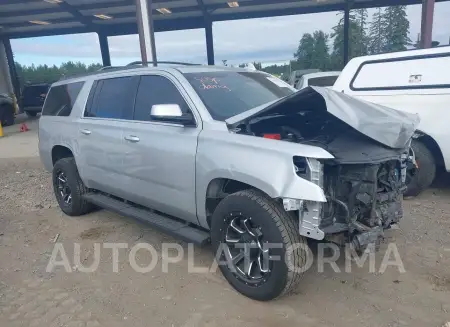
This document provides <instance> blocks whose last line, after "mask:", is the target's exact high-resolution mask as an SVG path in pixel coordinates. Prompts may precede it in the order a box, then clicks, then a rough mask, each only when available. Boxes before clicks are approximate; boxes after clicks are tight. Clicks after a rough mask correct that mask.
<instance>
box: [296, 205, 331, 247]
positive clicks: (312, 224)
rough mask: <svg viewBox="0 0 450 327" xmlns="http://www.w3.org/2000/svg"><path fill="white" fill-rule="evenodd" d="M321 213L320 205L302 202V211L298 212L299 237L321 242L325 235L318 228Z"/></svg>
mask: <svg viewBox="0 0 450 327" xmlns="http://www.w3.org/2000/svg"><path fill="white" fill-rule="evenodd" d="M321 213H322V203H321V202H313V201H304V203H303V209H302V210H299V232H300V235H301V236H305V237H309V238H313V239H315V240H319V241H321V240H323V239H324V238H325V233H324V232H323V231H322V230H321V229H320V228H319V225H320V219H321V218H320V217H321Z"/></svg>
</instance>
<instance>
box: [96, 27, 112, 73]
mask: <svg viewBox="0 0 450 327" xmlns="http://www.w3.org/2000/svg"><path fill="white" fill-rule="evenodd" d="M98 42H99V43H100V51H101V53H102V63H103V67H107V66H111V55H110V54H109V45H108V37H107V36H106V35H105V34H102V33H98Z"/></svg>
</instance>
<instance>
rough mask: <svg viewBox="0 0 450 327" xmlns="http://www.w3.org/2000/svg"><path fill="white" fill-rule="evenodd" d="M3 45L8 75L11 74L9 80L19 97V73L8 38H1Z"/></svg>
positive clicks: (18, 97)
mask: <svg viewBox="0 0 450 327" xmlns="http://www.w3.org/2000/svg"><path fill="white" fill-rule="evenodd" d="M3 46H4V47H5V52H6V59H7V61H8V67H9V75H10V76H11V81H12V85H13V89H14V94H15V95H16V98H17V99H20V96H21V93H22V92H21V89H20V81H19V75H18V74H17V70H16V65H15V63H14V55H13V52H12V48H11V42H10V41H9V39H3Z"/></svg>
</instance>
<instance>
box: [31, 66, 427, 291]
mask: <svg viewBox="0 0 450 327" xmlns="http://www.w3.org/2000/svg"><path fill="white" fill-rule="evenodd" d="M417 123H418V118H417V117H416V116H413V115H410V114H407V113H403V112H398V111H395V110H392V109H389V108H385V107H382V106H379V105H375V104H369V103H366V102H363V101H360V100H356V99H354V98H352V97H349V96H347V95H345V94H342V93H337V92H334V91H332V90H329V89H325V88H318V87H313V88H306V89H303V90H301V91H298V92H296V90H295V89H293V88H292V87H290V86H289V85H288V84H286V83H284V82H282V81H281V80H279V79H277V78H274V77H272V76H271V75H268V74H265V73H262V72H249V71H246V70H244V69H233V68H227V67H213V66H184V65H179V66H167V67H165V66H161V65H160V66H159V67H135V66H134V67H125V68H118V69H108V70H103V71H101V72H98V73H96V74H92V75H88V76H83V77H74V78H71V79H66V80H63V81H59V82H57V83H55V84H53V85H52V87H51V89H50V91H49V93H48V96H47V99H46V101H45V105H44V109H43V114H42V117H41V120H40V124H39V138H40V140H39V148H40V155H41V158H42V161H43V163H44V165H45V167H46V169H48V170H49V171H51V172H52V173H53V186H54V192H55V196H56V198H57V200H58V202H59V205H60V207H61V209H62V211H63V212H65V213H66V214H67V215H70V216H78V215H82V214H86V213H88V212H90V211H91V210H93V209H94V208H95V207H102V208H106V209H108V210H112V211H115V212H118V213H120V214H122V215H124V216H129V217H133V218H136V219H140V220H143V221H146V222H148V223H149V224H151V225H152V226H154V227H155V228H158V229H160V230H162V231H164V232H166V233H170V234H172V235H175V236H177V237H179V238H181V239H183V240H186V241H189V242H194V243H197V244H205V243H207V242H211V243H212V248H213V250H214V251H215V254H216V259H217V260H218V262H219V266H220V269H221V271H222V273H223V275H224V276H225V278H226V279H227V280H228V281H229V282H230V284H231V285H232V286H233V287H234V288H235V289H236V290H238V291H239V292H241V293H242V294H245V295H246V296H248V297H251V298H253V299H257V300H270V299H273V298H276V297H278V296H280V295H283V294H285V293H287V292H288V291H290V290H292V289H293V288H294V287H295V286H296V285H297V283H298V282H299V280H300V278H299V277H300V276H301V271H302V269H301V268H302V267H303V266H304V264H305V260H306V256H305V253H304V252H305V246H306V239H307V238H311V239H315V240H329V241H333V242H337V243H340V244H345V243H351V244H352V245H353V246H354V248H355V249H359V250H362V249H364V248H365V247H366V246H367V245H368V244H371V243H375V244H376V243H377V242H378V241H379V239H380V238H381V237H382V236H383V230H384V229H387V228H389V227H390V226H391V225H392V224H394V223H397V222H398V221H399V220H400V218H401V217H402V192H403V191H404V189H405V186H404V183H405V174H406V166H407V164H408V160H409V156H408V153H409V145H410V139H411V136H412V135H413V133H414V130H415V126H416V125H417Z"/></svg>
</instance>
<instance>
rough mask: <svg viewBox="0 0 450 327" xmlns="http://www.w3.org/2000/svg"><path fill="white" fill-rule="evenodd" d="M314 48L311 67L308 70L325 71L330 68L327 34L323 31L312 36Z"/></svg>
mask: <svg viewBox="0 0 450 327" xmlns="http://www.w3.org/2000/svg"><path fill="white" fill-rule="evenodd" d="M313 39H314V47H313V58H312V66H311V67H310V68H317V69H321V70H327V69H329V66H330V54H329V50H330V49H329V47H328V39H329V37H328V34H325V33H324V32H323V31H315V32H314V34H313Z"/></svg>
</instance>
